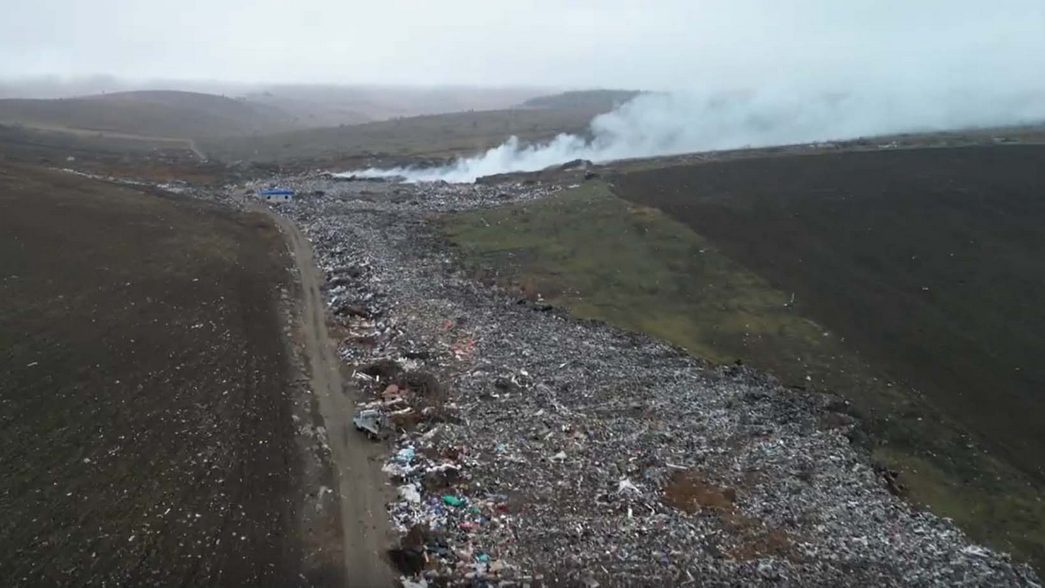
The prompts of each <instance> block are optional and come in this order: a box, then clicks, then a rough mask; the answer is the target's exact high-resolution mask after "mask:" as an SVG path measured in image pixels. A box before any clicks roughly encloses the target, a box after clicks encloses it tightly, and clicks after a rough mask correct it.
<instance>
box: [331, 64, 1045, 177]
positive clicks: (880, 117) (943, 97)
mask: <svg viewBox="0 0 1045 588" xmlns="http://www.w3.org/2000/svg"><path fill="white" fill-rule="evenodd" d="M919 86H920V85H919V84H912V85H911V86H910V87H909V89H907V90H904V89H903V88H904V86H903V85H898V86H895V87H894V88H895V89H891V90H889V91H881V90H879V89H877V88H872V87H870V86H868V87H867V88H864V89H856V90H854V89H850V90H847V91H845V92H844V93H841V92H836V93H830V92H826V91H823V90H818V91H816V93H811V92H802V91H794V90H793V89H792V90H791V91H785V90H783V89H779V90H776V91H774V90H772V89H764V90H762V91H758V92H746V93H734V94H723V93H717V94H714V95H711V94H703V95H702V94H700V93H696V92H677V93H656V94H642V95H639V96H638V97H636V98H634V99H632V100H631V101H629V102H626V103H624V104H622V105H620V106H619V107H617V108H616V109H615V110H613V111H612V112H609V113H606V114H603V115H600V116H598V117H596V118H595V119H593V120H592V122H591V128H590V135H591V137H590V138H585V137H580V136H577V135H569V134H562V135H559V136H558V137H556V138H555V139H553V140H552V141H550V142H547V143H543V144H533V145H524V144H522V143H521V142H520V141H519V139H518V138H516V137H512V138H510V139H509V140H508V141H506V142H505V143H504V144H502V145H500V146H499V147H495V148H493V149H490V150H488V151H486V152H485V153H482V154H479V155H476V156H473V157H466V158H461V159H459V160H457V161H456V162H454V163H453V164H451V165H448V166H444V167H433V168H411V167H405V168H403V167H400V168H393V169H374V168H371V169H367V170H362V171H356V172H348V173H346V174H344V175H355V176H357V177H401V178H403V179H404V180H406V181H409V182H426V181H437V180H443V181H447V182H472V181H474V180H475V179H476V178H479V177H482V176H486V175H492V174H499V173H507V172H516V171H537V170H540V169H544V168H546V167H549V166H552V165H556V164H561V163H564V162H567V161H571V160H575V159H588V160H591V161H594V162H606V161H612V160H619V159H629V158H638V157H653V156H661V155H675V154H680V153H689V152H698V151H710V150H720V149H733V148H740V147H765V146H771V145H785V144H795V143H809V142H814V141H832V140H844V139H853V138H858V137H870V136H875V135H886V134H893V133H902V132H927V131H941V130H953V129H963V128H972V127H992V126H1002V125H1017V124H1027V123H1040V122H1042V121H1045V87H1032V88H1028V87H1027V86H1026V85H1023V87H1022V88H1019V89H1017V88H1012V87H1011V86H1009V87H984V86H983V85H980V86H979V87H976V88H973V87H950V88H947V89H945V90H944V89H928V90H927V89H926V88H924V87H919ZM879 87H880V86H879Z"/></svg>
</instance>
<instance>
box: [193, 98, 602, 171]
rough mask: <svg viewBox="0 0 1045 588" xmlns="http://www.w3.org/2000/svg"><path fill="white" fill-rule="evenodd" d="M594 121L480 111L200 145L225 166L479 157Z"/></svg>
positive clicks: (564, 114) (586, 116)
mask: <svg viewBox="0 0 1045 588" xmlns="http://www.w3.org/2000/svg"><path fill="white" fill-rule="evenodd" d="M591 116H592V115H591V113H590V112H588V111H585V110H580V109H524V108H517V109H514V110H487V111H478V110H477V111H474V112H456V113H450V114H439V115H429V116H417V117H410V118H399V119H394V120H385V121H380V122H372V123H366V124H361V125H347V126H342V127H331V128H316V129H302V130H295V131H288V132H285V133H273V134H270V135H265V136H258V137H224V138H209V139H205V140H203V141H199V142H198V143H199V146H200V148H201V149H202V150H203V151H204V152H206V153H207V156H208V157H213V158H215V159H218V160H223V161H237V160H243V161H255V162H282V163H286V162H296V161H297V162H299V161H304V160H312V161H319V160H327V161H331V160H340V159H345V158H353V157H361V156H362V157H368V156H391V157H412V156H432V157H441V156H452V155H458V154H462V153H475V152H478V151H481V150H483V149H488V148H490V147H494V146H496V145H499V144H501V143H502V142H504V141H505V139H507V138H508V137H511V136H513V135H515V136H517V137H519V138H520V139H522V140H523V141H545V140H549V139H551V138H553V137H554V136H555V135H557V134H559V133H584V132H585V131H586V130H587V128H588V123H589V122H591Z"/></svg>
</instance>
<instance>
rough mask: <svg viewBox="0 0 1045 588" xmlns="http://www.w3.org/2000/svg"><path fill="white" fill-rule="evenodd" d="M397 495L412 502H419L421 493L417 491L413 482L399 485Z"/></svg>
mask: <svg viewBox="0 0 1045 588" xmlns="http://www.w3.org/2000/svg"><path fill="white" fill-rule="evenodd" d="M399 497H400V498H402V499H403V500H405V501H407V502H410V503H413V504H419V503H420V502H421V493H420V492H418V490H417V486H415V485H414V484H403V485H402V486H400V487H399Z"/></svg>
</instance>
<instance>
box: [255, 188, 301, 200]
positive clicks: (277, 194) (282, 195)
mask: <svg viewBox="0 0 1045 588" xmlns="http://www.w3.org/2000/svg"><path fill="white" fill-rule="evenodd" d="M258 198H263V199H265V201H267V202H290V201H291V200H292V199H293V198H294V191H293V190H291V189H290V188H264V189H262V190H258Z"/></svg>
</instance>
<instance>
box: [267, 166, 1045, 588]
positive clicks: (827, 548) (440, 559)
mask: <svg viewBox="0 0 1045 588" xmlns="http://www.w3.org/2000/svg"><path fill="white" fill-rule="evenodd" d="M278 183H279V185H281V186H288V187H291V188H293V189H294V190H295V191H296V192H297V193H298V194H301V195H302V196H301V197H300V198H297V199H295V201H293V202H292V203H286V204H281V205H279V214H281V215H285V216H287V217H288V218H290V219H292V220H293V222H295V223H296V224H297V225H298V226H299V227H301V229H302V231H303V232H304V234H305V235H307V237H308V240H309V241H310V242H311V244H312V247H313V248H314V250H315V255H316V261H317V264H318V266H319V268H320V269H321V271H322V273H323V275H324V276H325V279H326V280H325V284H324V290H325V292H326V298H327V304H328V308H329V311H330V315H331V317H332V321H333V322H334V324H335V325H336V326H335V327H334V330H335V332H337V333H339V334H340V335H341V336H340V340H339V343H338V349H337V351H338V354H339V356H340V358H341V359H342V361H344V362H345V364H346V365H347V366H350V368H351V372H350V373H351V378H352V383H351V388H352V389H353V390H355V392H354V393H355V394H357V407H358V410H357V412H356V415H355V417H354V424H355V427H356V428H357V429H358V432H359V433H360V435H359V436H360V438H363V437H368V438H370V439H371V441H370V442H372V443H379V444H381V445H382V446H384V447H386V448H387V449H386V451H385V457H384V459H383V463H382V468H381V470H382V472H383V473H384V475H385V477H386V479H384V480H382V483H384V484H388V485H389V488H390V489H394V496H393V497H391V498H390V499H389V500H388V502H387V511H388V524H389V525H390V526H391V528H392V530H393V531H394V533H395V535H396V536H397V537H398V544H397V545H396V546H394V547H392V548H391V550H390V551H389V558H390V562H391V563H392V564H393V565H394V566H395V567H396V570H397V574H398V575H400V576H401V577H402V581H403V585H404V586H425V585H440V584H451V585H458V584H469V585H471V584H480V585H486V584H489V585H523V586H525V585H530V586H534V585H578V586H588V587H594V586H608V585H727V584H728V585H735V584H738V583H739V584H748V583H784V584H799V585H895V584H909V585H930V584H944V585H966V584H967V585H1034V584H1035V583H1036V581H1037V580H1036V577H1035V575H1034V573H1033V572H1032V571H1031V570H1030V569H1029V568H1028V567H1026V566H1024V565H1019V564H1016V563H1013V562H1012V561H1011V560H1009V559H1008V558H1007V557H1005V556H1002V555H999V554H997V553H995V552H993V551H991V550H989V549H986V548H984V547H981V546H978V545H975V544H974V543H972V542H970V540H969V539H968V538H966V537H965V536H963V534H962V533H961V532H960V531H959V530H958V529H956V528H955V526H954V525H953V524H952V523H951V522H949V521H947V520H944V519H941V518H939V517H936V516H934V515H932V514H930V513H927V512H924V511H919V510H917V509H914V508H911V507H910V506H909V505H907V504H905V503H904V502H903V500H901V499H900V498H899V497H897V496H896V495H894V494H893V493H891V492H890V487H889V484H888V480H887V478H886V477H884V476H883V475H882V473H881V472H879V471H876V469H875V468H874V467H873V465H872V463H871V462H870V460H869V457H868V455H867V454H866V452H862V451H861V450H859V449H858V448H856V447H855V446H854V445H853V444H851V443H850V438H851V436H852V432H853V428H854V427H855V426H858V425H855V424H854V422H853V420H852V419H851V418H849V417H847V416H846V414H845V412H846V411H845V407H844V404H845V403H844V402H842V401H841V400H840V399H839V398H837V397H832V396H831V395H827V394H819V393H817V394H814V393H803V392H801V391H796V390H794V389H785V388H783V387H782V386H781V384H780V383H779V382H777V381H776V380H774V379H773V378H772V377H770V376H767V375H765V374H761V373H758V372H757V371H754V370H752V369H750V368H747V367H743V366H715V365H710V364H708V363H706V362H702V361H701V360H700V359H698V358H695V357H692V356H690V355H688V354H687V353H685V352H684V351H682V350H680V349H678V348H675V347H672V346H670V345H667V344H665V343H662V342H658V341H656V340H654V339H652V338H649V337H645V336H642V335H639V334H634V333H627V332H622V331H620V330H617V329H613V328H610V327H607V326H606V325H603V324H599V323H597V322H592V321H584V320H578V319H575V318H571V317H570V316H569V315H568V314H567V313H565V312H562V311H561V310H559V309H556V308H553V307H551V306H549V305H547V304H545V303H543V302H542V301H541V300H539V299H532V298H530V299H528V298H525V297H520V296H519V295H518V294H517V293H513V292H511V291H508V290H506V289H504V288H499V287H498V286H496V285H492V286H486V285H483V284H481V283H478V282H476V281H475V280H474V279H473V278H472V277H470V276H468V275H467V274H466V273H464V272H462V269H461V266H460V263H459V261H458V260H457V259H455V252H454V250H453V249H450V248H448V247H447V244H446V242H445V240H444V239H441V238H440V237H439V236H438V235H437V234H435V233H434V232H433V229H432V227H431V226H430V224H429V222H428V221H427V220H426V219H429V218H430V217H431V216H432V215H433V214H442V213H447V212H453V211H462V210H476V209H479V210H481V209H486V208H490V207H496V206H504V205H506V204H511V203H518V202H525V201H533V200H539V199H543V198H549V197H552V196H553V195H554V194H555V192H556V191H558V190H560V189H564V188H567V187H568V186H567V185H565V183H561V184H559V185H556V184H554V183H550V184H549V183H534V182H533V181H532V180H530V181H528V182H526V183H521V182H511V181H508V182H504V183H497V184H495V185H481V184H474V185H452V184H446V183H438V184H419V185H410V184H398V183H388V182H370V181H342V180H339V179H338V178H333V177H329V176H316V175H303V176H294V177H286V178H279V179H278ZM574 187H576V186H574ZM250 189H252V186H248V190H250ZM353 442H358V441H353ZM342 481H344V479H343V480H342ZM354 483H358V481H357V482H354Z"/></svg>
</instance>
